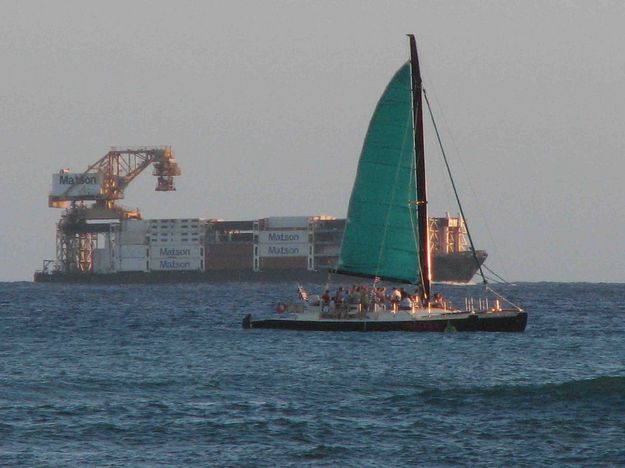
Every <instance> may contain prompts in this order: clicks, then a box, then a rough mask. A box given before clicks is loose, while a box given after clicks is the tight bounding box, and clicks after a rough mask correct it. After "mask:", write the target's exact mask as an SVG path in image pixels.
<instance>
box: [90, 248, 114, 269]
mask: <svg viewBox="0 0 625 468" xmlns="http://www.w3.org/2000/svg"><path fill="white" fill-rule="evenodd" d="M112 271H113V258H112V255H111V251H110V250H109V249H96V250H94V251H93V272H94V273H111V272H112Z"/></svg>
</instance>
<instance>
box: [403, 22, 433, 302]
mask: <svg viewBox="0 0 625 468" xmlns="http://www.w3.org/2000/svg"><path fill="white" fill-rule="evenodd" d="M408 37H409V38H410V68H411V71H412V73H411V75H412V111H413V119H414V120H413V122H414V147H415V162H416V181H417V218H418V220H417V222H418V230H419V271H420V273H421V286H422V287H423V293H424V294H425V298H426V299H427V300H429V299H430V281H431V274H430V270H431V265H430V238H429V233H428V208H427V193H426V184H425V149H424V143H423V98H422V89H423V85H422V81H421V70H420V68H419V56H418V54H417V43H416V40H415V37H414V35H413V34H408Z"/></svg>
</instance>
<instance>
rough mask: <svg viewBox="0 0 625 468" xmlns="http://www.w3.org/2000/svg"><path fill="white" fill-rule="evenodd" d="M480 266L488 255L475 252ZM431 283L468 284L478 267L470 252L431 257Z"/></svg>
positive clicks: (479, 251)
mask: <svg viewBox="0 0 625 468" xmlns="http://www.w3.org/2000/svg"><path fill="white" fill-rule="evenodd" d="M475 254H476V256H477V259H478V261H479V262H480V265H481V264H482V263H484V260H486V257H487V256H488V254H487V253H486V251H484V250H476V251H475ZM432 266H433V270H432V281H440V282H447V283H468V282H469V281H471V279H472V278H473V277H474V276H475V273H477V270H478V268H479V266H478V265H477V263H476V262H475V257H474V256H473V253H471V252H457V253H453V254H448V255H434V256H433V257H432Z"/></svg>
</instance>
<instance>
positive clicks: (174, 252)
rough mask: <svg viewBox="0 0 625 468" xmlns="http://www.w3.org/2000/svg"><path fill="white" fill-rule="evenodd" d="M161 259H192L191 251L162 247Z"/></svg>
mask: <svg viewBox="0 0 625 468" xmlns="http://www.w3.org/2000/svg"><path fill="white" fill-rule="evenodd" d="M160 256H161V257H190V256H191V249H174V248H167V247H161V249H160Z"/></svg>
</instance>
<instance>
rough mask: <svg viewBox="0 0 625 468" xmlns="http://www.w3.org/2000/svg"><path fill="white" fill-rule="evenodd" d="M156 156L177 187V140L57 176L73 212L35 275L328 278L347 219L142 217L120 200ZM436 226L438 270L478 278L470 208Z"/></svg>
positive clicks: (165, 186)
mask: <svg viewBox="0 0 625 468" xmlns="http://www.w3.org/2000/svg"><path fill="white" fill-rule="evenodd" d="M150 165H152V166H153V167H154V171H153V175H155V176H156V177H157V186H156V190H157V191H169V190H175V188H174V184H173V177H174V176H177V175H180V174H181V171H180V168H179V167H178V165H177V162H176V159H175V157H174V155H173V152H172V151H171V148H170V147H127V148H111V151H110V152H109V153H107V154H106V155H105V156H104V157H103V158H101V159H100V160H99V161H97V162H96V163H94V164H92V165H91V166H89V168H88V169H87V170H86V171H84V172H81V173H71V172H69V170H65V169H64V170H61V171H60V172H59V173H57V174H54V175H53V176H52V190H51V192H50V195H49V199H48V200H49V206H51V207H56V208H65V212H64V213H63V215H62V216H61V219H60V221H59V222H58V224H57V229H56V258H55V259H53V260H44V262H43V268H42V269H41V270H39V271H37V272H35V274H34V280H35V281H36V282H62V283H73V282H76V283H170V282H217V281H261V282H262V281H301V282H305V281H307V282H326V281H328V279H329V275H330V274H331V271H332V269H333V268H334V267H335V266H336V264H337V261H338V255H339V250H340V244H341V239H342V236H343V231H344V229H345V219H341V218H335V217H332V216H288V217H267V218H261V219H255V220H246V221H225V220H222V219H204V218H177V219H142V217H141V214H140V213H139V212H138V211H136V210H135V211H131V210H127V209H124V208H122V207H120V206H118V205H117V204H116V203H115V200H117V199H119V198H122V197H123V191H124V188H125V187H126V186H127V185H128V184H129V183H130V182H131V181H132V179H133V178H134V177H136V176H137V175H138V174H139V173H140V172H141V171H142V170H143V169H145V168H146V167H149V166H150ZM89 201H92V202H93V203H91V204H89V205H87V204H85V202H89ZM429 235H430V241H431V248H432V261H433V280H434V281H439V282H456V283H466V282H469V281H471V279H472V278H473V276H474V275H475V273H476V271H477V269H478V268H479V267H478V264H477V262H476V259H477V261H479V263H480V264H481V263H483V262H484V260H485V259H486V256H487V254H486V252H485V251H483V250H478V251H477V252H476V256H474V255H473V253H472V252H471V251H470V249H469V248H468V244H467V240H466V227H465V225H464V223H463V220H462V218H461V217H459V216H456V217H451V216H445V217H439V218H430V219H429ZM339 278H340V277H338V276H337V277H336V279H337V281H339V280H340V279H339Z"/></svg>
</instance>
